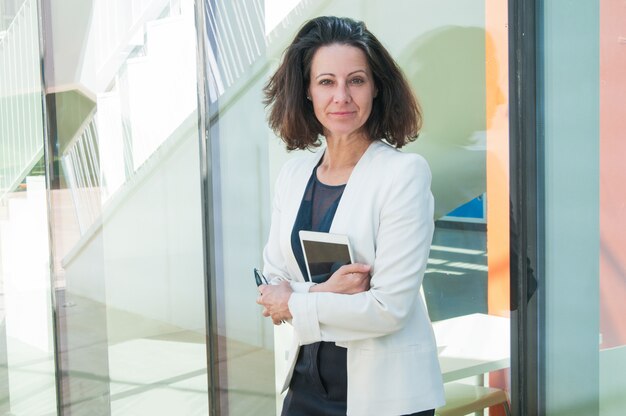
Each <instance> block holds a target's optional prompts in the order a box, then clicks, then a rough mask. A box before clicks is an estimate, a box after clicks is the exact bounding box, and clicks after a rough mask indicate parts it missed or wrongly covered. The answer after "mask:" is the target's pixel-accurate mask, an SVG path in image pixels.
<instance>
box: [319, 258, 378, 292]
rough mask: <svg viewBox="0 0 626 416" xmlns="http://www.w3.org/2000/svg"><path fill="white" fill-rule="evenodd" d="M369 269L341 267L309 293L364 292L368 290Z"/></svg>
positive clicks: (364, 266)
mask: <svg viewBox="0 0 626 416" xmlns="http://www.w3.org/2000/svg"><path fill="white" fill-rule="evenodd" d="M370 269H371V267H370V266H369V265H367V264H360V263H354V264H346V265H345V266H341V267H340V268H339V269H338V270H337V271H336V272H335V273H333V275H332V276H330V278H329V279H328V280H327V281H325V282H324V283H320V284H319V285H315V286H311V288H310V289H309V291H310V292H333V293H342V294H345V295H353V294H355V293H361V292H366V291H368V290H369V288H370V279H371V276H370V274H369V272H370Z"/></svg>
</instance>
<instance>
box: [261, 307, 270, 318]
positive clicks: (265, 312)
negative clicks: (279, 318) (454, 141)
mask: <svg viewBox="0 0 626 416" xmlns="http://www.w3.org/2000/svg"><path fill="white" fill-rule="evenodd" d="M261 313H262V314H263V316H264V317H266V318H267V317H268V316H270V311H268V310H267V308H263V312H261Z"/></svg>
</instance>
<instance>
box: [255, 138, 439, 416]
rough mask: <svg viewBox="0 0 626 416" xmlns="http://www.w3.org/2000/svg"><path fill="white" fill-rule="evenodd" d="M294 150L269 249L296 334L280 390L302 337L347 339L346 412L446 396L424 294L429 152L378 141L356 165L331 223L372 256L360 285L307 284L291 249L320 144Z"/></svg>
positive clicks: (362, 255) (427, 403) (398, 410)
mask: <svg viewBox="0 0 626 416" xmlns="http://www.w3.org/2000/svg"><path fill="white" fill-rule="evenodd" d="M323 150H324V149H323V148H322V149H321V150H320V151H318V152H316V153H312V154H308V155H305V156H304V157H300V158H295V159H291V160H290V161H288V162H287V163H286V164H285V166H284V167H283V168H282V170H281V172H280V174H279V176H278V179H277V182H276V186H275V190H274V194H275V197H274V207H273V212H272V224H271V227H270V234H269V238H268V242H267V245H266V247H265V249H264V252H263V258H264V265H265V268H264V273H265V275H266V276H268V277H269V278H270V280H271V283H274V284H276V283H278V282H279V281H281V280H289V281H290V282H291V286H292V288H293V290H294V293H293V294H292V295H291V298H290V300H289V309H290V311H291V314H292V315H293V319H292V321H291V324H292V326H293V328H294V340H293V345H292V349H291V351H290V353H289V356H288V358H287V359H288V360H289V362H288V365H287V368H288V372H287V373H286V374H285V375H284V384H283V391H284V390H286V389H287V387H288V386H289V381H290V380H291V376H292V374H293V369H294V366H295V362H296V358H297V353H298V349H299V346H301V345H306V344H311V343H314V342H317V341H334V342H336V344H337V345H339V346H342V347H345V348H347V350H348V351H347V365H348V368H347V371H348V415H358V416H363V415H376V416H385V415H388V416H399V415H404V414H408V413H413V412H418V411H421V410H427V409H432V408H436V407H439V406H441V405H443V404H444V394H443V383H442V379H441V370H440V368H439V362H438V359H437V347H436V344H435V337H434V334H433V330H432V326H431V323H430V320H429V318H428V313H427V310H426V306H425V305H424V302H423V300H422V297H421V296H420V285H421V284H422V279H423V277H424V271H425V269H426V262H427V259H428V254H429V251H430V244H431V240H432V235H433V229H434V224H433V208H434V202H433V197H432V194H431V192H430V182H431V174H430V169H429V167H428V164H427V162H426V161H425V160H424V158H422V157H421V156H419V155H417V154H409V153H402V152H400V151H399V150H397V149H395V148H393V147H391V146H389V145H387V144H385V143H383V142H382V141H374V142H373V143H372V144H371V145H370V146H369V148H368V149H367V151H366V152H365V153H364V154H363V156H362V157H361V159H360V160H359V162H358V163H357V165H356V166H355V167H354V170H353V171H352V174H351V175H350V179H349V180H348V183H347V184H346V187H345V189H344V192H343V196H342V198H341V201H340V203H339V206H338V207H337V211H336V213H335V217H334V220H333V223H332V226H331V229H330V232H331V233H337V234H346V235H348V237H349V239H350V244H351V246H352V249H353V255H354V260H355V261H356V262H357V263H364V264H369V265H371V266H372V268H371V271H370V274H371V276H372V279H371V288H370V290H368V291H367V292H363V293H358V294H354V295H343V294H337V293H309V292H308V290H309V287H310V286H311V285H312V283H310V282H306V281H305V280H304V277H303V276H302V273H301V271H300V268H299V267H298V264H297V262H296V259H295V257H294V255H293V252H292V249H291V232H292V228H293V225H294V222H295V218H296V214H297V213H298V209H299V207H300V203H301V201H302V196H303V194H304V190H305V188H306V185H307V181H308V180H309V177H310V176H311V173H312V171H313V169H314V167H315V166H316V165H317V163H318V162H319V160H320V158H321V157H322V155H323V153H324V151H323Z"/></svg>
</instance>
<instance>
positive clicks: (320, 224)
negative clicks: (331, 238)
mask: <svg viewBox="0 0 626 416" xmlns="http://www.w3.org/2000/svg"><path fill="white" fill-rule="evenodd" d="M344 188H345V185H339V186H330V185H325V184H323V183H322V182H320V181H319V180H318V179H317V167H316V168H315V169H314V170H313V173H312V174H311V178H310V179H309V182H308V184H307V186H306V189H305V191H304V196H303V197H302V202H301V203H300V209H299V210H298V215H297V216H296V221H295V223H294V226H293V230H292V232H291V248H292V250H293V254H294V256H295V257H296V260H297V262H298V266H300V270H301V271H302V275H303V276H304V278H305V279H306V280H308V276H307V271H306V265H305V263H304V255H303V254H302V247H301V246H300V239H299V236H298V232H299V231H300V230H307V231H320V232H328V231H329V230H330V226H331V224H332V222H333V218H334V217H335V212H336V211H337V206H338V205H339V201H340V200H341V196H342V195H343V190H344ZM328 277H329V276H327V277H326V278H328ZM316 283H321V282H316ZM347 389H348V375H347V363H346V349H345V348H341V347H338V346H336V345H335V343H334V342H316V343H314V344H310V345H304V346H302V347H301V348H300V350H299V352H298V359H297V362H296V366H295V368H294V372H293V376H292V378H291V382H290V384H289V392H288V393H287V396H286V397H285V402H284V404H283V411H282V416H308V415H310V416H319V415H325V416H344V415H345V414H346V406H347V402H346V400H347Z"/></svg>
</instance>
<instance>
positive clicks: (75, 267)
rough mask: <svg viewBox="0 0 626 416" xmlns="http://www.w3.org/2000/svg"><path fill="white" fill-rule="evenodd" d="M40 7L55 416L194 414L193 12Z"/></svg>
mask: <svg viewBox="0 0 626 416" xmlns="http://www.w3.org/2000/svg"><path fill="white" fill-rule="evenodd" d="M44 3H45V4H44V10H45V12H46V13H45V16H46V19H45V28H46V31H45V33H46V50H45V64H46V65H45V70H46V82H47V85H46V88H47V90H46V92H47V93H48V94H47V102H48V106H49V107H48V108H49V111H50V112H49V114H48V116H49V119H48V121H49V123H50V130H51V134H50V136H51V138H52V140H53V143H52V145H51V146H50V150H51V153H50V154H49V155H48V156H49V159H50V160H52V161H53V163H52V164H51V165H50V167H49V168H50V172H49V175H50V182H51V189H50V198H51V201H50V206H51V211H50V213H51V230H52V253H53V261H54V264H53V268H54V282H55V285H56V297H57V311H56V312H57V316H58V326H57V339H58V347H59V356H58V359H59V367H60V375H61V379H60V380H59V382H60V386H61V395H60V397H61V408H62V413H63V414H73V415H74V414H76V415H80V414H82V415H109V414H112V415H129V414H141V415H172V414H185V415H206V414H208V399H207V391H208V389H207V374H206V373H207V371H206V363H207V360H206V325H205V290H204V271H203V249H202V212H201V199H200V191H201V187H200V165H199V160H200V158H199V146H198V130H197V120H198V118H197V89H196V49H195V44H196V32H195V25H194V4H193V1H188V0H181V1H169V0H134V1H127V0H116V1H109V0H97V1H93V2H44Z"/></svg>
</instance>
